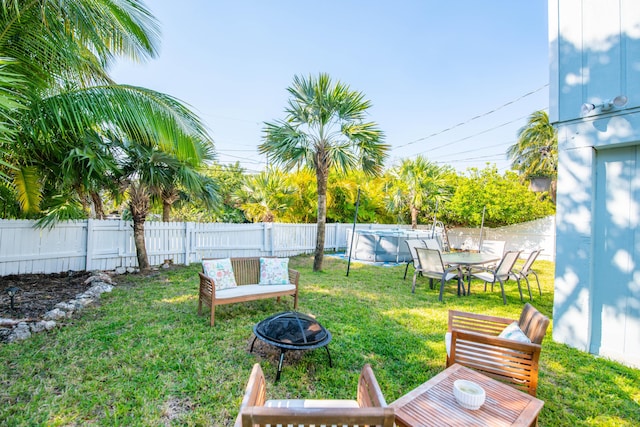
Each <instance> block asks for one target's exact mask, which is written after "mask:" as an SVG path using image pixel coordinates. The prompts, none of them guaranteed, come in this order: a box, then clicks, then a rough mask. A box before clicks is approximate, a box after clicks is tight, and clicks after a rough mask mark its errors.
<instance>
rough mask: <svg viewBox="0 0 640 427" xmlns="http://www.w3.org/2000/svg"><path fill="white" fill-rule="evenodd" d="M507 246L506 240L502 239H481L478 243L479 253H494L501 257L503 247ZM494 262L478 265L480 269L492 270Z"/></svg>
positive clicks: (494, 265) (494, 266)
mask: <svg viewBox="0 0 640 427" xmlns="http://www.w3.org/2000/svg"><path fill="white" fill-rule="evenodd" d="M506 246H507V242H505V241H504V240H483V241H482V244H481V245H480V253H483V254H490V255H496V256H497V257H500V258H502V257H503V256H504V249H505V247H506ZM496 265H497V264H496V263H495V262H492V263H488V264H484V265H482V266H481V267H480V269H481V270H483V269H484V270H493V269H495V268H496Z"/></svg>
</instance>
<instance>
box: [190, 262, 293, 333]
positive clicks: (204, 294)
mask: <svg viewBox="0 0 640 427" xmlns="http://www.w3.org/2000/svg"><path fill="white" fill-rule="evenodd" d="M288 261H289V260H288V259H287V258H274V257H262V258H261V257H250V258H203V259H202V273H198V274H199V276H200V292H199V297H198V315H202V305H203V304H204V305H207V306H209V307H210V308H211V320H210V325H211V326H213V325H214V322H215V307H216V306H217V305H223V304H235V303H238V302H245V301H253V300H259V299H266V298H278V300H279V299H280V297H282V296H288V295H290V296H292V297H293V308H294V309H296V308H298V280H299V278H300V273H299V272H298V271H296V270H292V269H290V268H288Z"/></svg>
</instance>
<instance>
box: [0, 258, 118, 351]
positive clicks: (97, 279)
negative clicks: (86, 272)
mask: <svg viewBox="0 0 640 427" xmlns="http://www.w3.org/2000/svg"><path fill="white" fill-rule="evenodd" d="M122 269H123V270H122V271H123V273H124V272H126V269H124V267H122ZM84 283H85V284H89V283H91V284H92V286H91V287H90V288H89V289H87V290H86V291H85V292H83V293H81V294H77V295H76V298H75V299H72V300H69V301H62V302H59V303H58V304H56V305H55V307H54V308H53V309H52V310H49V311H47V312H46V313H44V315H43V316H42V319H38V318H28V319H7V318H0V342H13V341H20V340H24V339H27V338H29V337H30V336H31V335H32V334H34V333H39V332H44V331H50V330H52V329H53V328H55V327H56V326H57V325H58V323H57V322H56V321H58V320H60V319H65V318H69V317H71V316H72V315H73V314H74V313H75V312H77V311H79V310H82V309H83V308H84V307H86V306H87V305H89V304H92V303H94V302H95V301H96V300H97V299H99V298H100V296H101V295H102V294H103V293H105V292H111V291H112V290H113V280H112V278H111V276H109V275H108V274H105V273H100V272H98V273H94V274H93V275H92V276H91V277H89V278H88V279H86V280H85V282H84Z"/></svg>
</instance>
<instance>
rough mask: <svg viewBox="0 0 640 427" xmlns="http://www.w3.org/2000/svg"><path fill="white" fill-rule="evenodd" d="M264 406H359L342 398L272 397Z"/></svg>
mask: <svg viewBox="0 0 640 427" xmlns="http://www.w3.org/2000/svg"><path fill="white" fill-rule="evenodd" d="M264 406H266V407H269V408H359V407H360V406H359V405H358V402H356V401H355V400H342V399H273V400H267V401H266V402H265V403H264Z"/></svg>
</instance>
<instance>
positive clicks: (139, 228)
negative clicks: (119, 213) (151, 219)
mask: <svg viewBox="0 0 640 427" xmlns="http://www.w3.org/2000/svg"><path fill="white" fill-rule="evenodd" d="M136 218H138V219H136ZM144 221H145V220H144V218H142V219H140V218H139V217H136V216H134V217H133V241H134V242H135V244H136V255H137V257H138V267H139V268H140V271H141V272H146V271H149V267H150V266H149V257H148V256H147V246H146V244H145V240H144Z"/></svg>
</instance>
